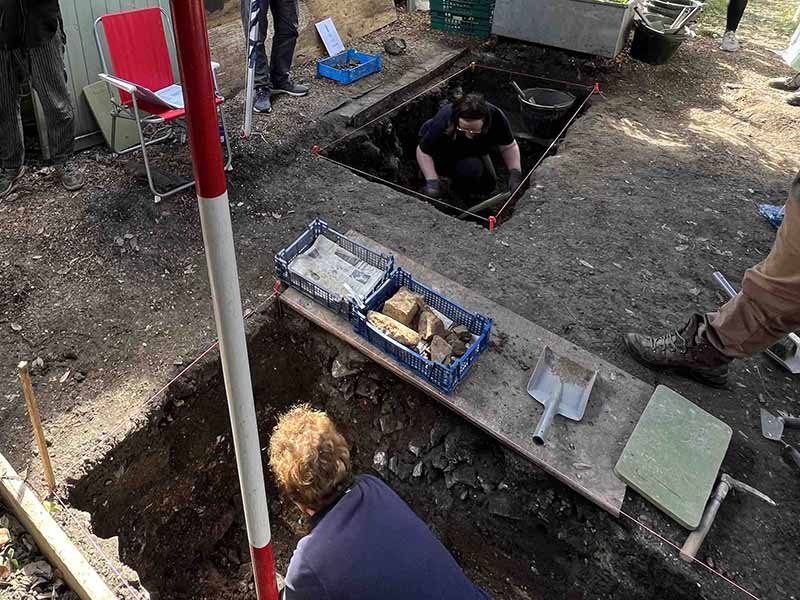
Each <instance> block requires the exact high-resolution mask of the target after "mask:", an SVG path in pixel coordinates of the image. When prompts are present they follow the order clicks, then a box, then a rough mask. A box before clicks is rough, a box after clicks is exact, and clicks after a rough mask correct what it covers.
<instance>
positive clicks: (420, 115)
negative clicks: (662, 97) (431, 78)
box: [322, 65, 590, 224]
mask: <svg viewBox="0 0 800 600" xmlns="http://www.w3.org/2000/svg"><path fill="white" fill-rule="evenodd" d="M512 81H514V82H516V83H517V84H518V85H519V86H520V87H521V88H523V89H527V88H533V87H547V88H551V89H556V90H559V91H565V92H569V93H570V94H572V95H573V96H574V97H575V102H574V103H573V105H572V107H571V108H570V109H569V110H568V111H567V112H565V113H564V114H563V115H562V116H561V117H560V118H558V119H556V120H554V121H550V122H546V123H543V124H542V126H541V128H540V129H537V130H534V129H533V127H529V126H527V125H526V123H525V118H524V116H523V114H522V113H521V108H520V102H519V100H518V97H517V93H516V92H515V91H514V89H513V87H512V83H511V82H512ZM473 92H477V93H480V94H482V95H483V96H484V97H485V98H486V99H487V100H488V101H489V102H491V103H492V104H494V105H495V106H497V107H498V108H500V109H501V110H502V111H503V112H504V113H505V114H506V116H507V117H508V119H509V122H510V124H511V129H512V131H513V133H514V137H515V138H516V140H517V143H518V144H519V147H520V154H521V158H522V172H523V175H528V174H530V173H531V172H532V171H533V169H534V167H535V166H536V165H537V163H538V161H539V160H540V159H541V158H543V157H544V156H545V155H546V154H547V153H550V154H554V153H555V152H556V150H557V147H558V144H559V143H560V142H561V141H562V140H563V137H564V136H559V135H558V134H559V133H560V132H561V129H562V127H566V126H568V125H569V124H571V122H572V120H573V119H574V118H577V116H578V115H579V111H580V110H581V109H582V108H583V107H584V106H585V105H584V101H585V100H586V99H587V97H588V96H589V94H590V90H589V89H588V88H586V87H584V86H579V85H572V84H569V83H563V82H558V81H553V80H547V79H541V78H538V77H535V76H532V75H522V74H519V73H512V72H510V71H506V70H500V69H495V68H490V67H485V66H480V65H475V66H473V67H468V68H466V69H464V70H461V71H459V72H457V74H455V75H454V76H450V77H448V78H445V80H444V81H443V82H442V83H441V84H439V85H436V86H434V87H432V88H431V89H429V90H428V91H427V92H425V93H423V94H421V95H419V96H418V97H416V98H414V99H413V100H411V101H410V102H407V103H406V104H401V105H400V106H397V107H390V106H387V107H385V115H384V116H383V117H381V118H379V119H377V120H374V122H370V123H369V124H367V125H365V126H363V127H362V128H360V129H357V130H356V131H354V132H352V134H350V135H348V136H347V137H345V138H343V139H341V140H339V141H336V142H334V143H332V144H331V145H329V146H327V147H326V148H325V149H324V150H323V152H322V155H323V156H325V157H326V158H329V159H332V160H334V161H336V162H338V163H340V164H342V165H344V166H347V167H349V168H351V169H353V170H354V171H355V172H356V173H357V174H359V175H361V176H362V177H365V178H367V179H370V180H373V181H377V182H379V183H382V184H384V185H388V186H390V187H392V188H394V189H397V190H399V191H402V192H403V193H407V194H413V195H417V194H416V193H418V192H420V191H421V189H422V187H423V185H424V183H425V182H424V178H423V177H422V174H421V172H420V170H419V167H418V165H417V161H416V149H417V146H418V145H419V132H420V128H421V127H422V125H423V124H424V123H425V122H426V121H427V120H428V119H430V118H431V117H433V116H434V115H435V114H436V113H437V111H438V110H439V109H440V108H441V107H442V106H443V105H445V104H447V103H449V102H453V101H454V100H455V99H457V98H458V97H460V96H462V95H464V94H468V93H473ZM554 140H555V144H554V145H552V148H551V144H552V143H553V142H554ZM490 158H491V159H492V164H493V165H494V168H495V171H496V174H497V185H496V187H495V190H494V192H493V194H498V193H501V192H505V191H506V190H507V182H508V169H507V168H506V166H505V164H504V162H503V159H502V157H501V156H500V153H499V151H497V150H495V151H493V152H492V153H491V155H490ZM529 185H530V181H529V182H528V183H527V184H526V186H525V188H524V189H522V190H520V191H519V193H517V194H515V195H514V197H513V198H511V200H510V202H509V204H508V205H507V206H506V210H503V218H508V217H510V216H511V213H512V212H513V208H514V206H515V204H516V203H517V202H518V201H519V200H520V199H521V198H522V197H524V192H525V189H527V187H529ZM491 195H492V194H488V195H483V196H481V197H473V198H470V199H466V198H459V197H453V196H449V195H445V196H444V197H443V198H441V201H440V202H432V203H433V205H434V206H435V207H436V208H437V209H439V210H441V211H442V212H444V213H445V214H448V215H451V216H454V217H458V216H462V217H463V218H467V219H471V220H476V221H479V222H483V223H484V224H486V223H488V221H487V219H488V217H490V216H496V215H497V214H498V212H499V211H500V210H501V209H502V208H503V206H504V203H500V204H498V205H496V206H493V207H489V208H486V209H482V210H478V211H477V213H476V215H473V216H470V215H467V216H464V215H463V211H464V210H466V209H468V208H470V207H472V206H475V205H476V204H477V203H478V202H479V201H480V200H484V199H486V198H488V197H489V196H491ZM417 197H422V196H417Z"/></svg>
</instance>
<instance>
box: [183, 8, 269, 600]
mask: <svg viewBox="0 0 800 600" xmlns="http://www.w3.org/2000/svg"><path fill="white" fill-rule="evenodd" d="M170 5H171V8H172V18H173V21H174V23H175V39H176V42H177V50H178V63H179V65H180V70H181V84H182V86H183V95H184V99H185V106H186V122H187V127H188V130H189V145H190V148H191V152H192V164H193V168H194V176H195V181H196V187H197V200H198V203H199V207H200V222H201V225H202V228H203V241H204V243H205V249H206V261H207V263H208V276H209V280H210V283H211V297H212V301H213V304H214V318H215V319H216V323H217V335H218V337H219V349H220V356H221V358H222V373H223V376H224V378H225V392H226V393H227V396H228V410H229V412H230V418H231V429H232V430H233V445H234V449H235V451H236V465H237V467H238V470H239V485H240V487H241V489H242V501H243V504H244V516H245V522H246V525H247V537H248V539H249V541H250V555H251V557H252V559H253V575H254V578H255V584H256V593H257V595H258V599H259V600H278V587H277V583H276V578H275V561H274V559H273V554H272V539H271V536H270V529H269V514H268V512H267V496H266V491H265V489H264V471H263V467H262V464H261V446H260V444H259V440H258V427H257V424H256V410H255V404H254V402H253V386H252V383H251V381H250V366H249V363H248V357H247V343H246V340H245V333H244V319H243V315H242V300H241V294H240V291H239V276H238V271H237V268H236V253H235V250H234V246H233V230H232V229H231V213H230V207H229V204H228V192H227V185H226V181H225V170H224V167H223V161H222V146H221V144H220V139H219V137H220V136H219V126H218V124H217V113H216V105H215V99H214V82H213V78H212V74H211V55H210V52H209V47H208V34H207V31H206V17H205V10H204V8H203V1H202V0H170Z"/></svg>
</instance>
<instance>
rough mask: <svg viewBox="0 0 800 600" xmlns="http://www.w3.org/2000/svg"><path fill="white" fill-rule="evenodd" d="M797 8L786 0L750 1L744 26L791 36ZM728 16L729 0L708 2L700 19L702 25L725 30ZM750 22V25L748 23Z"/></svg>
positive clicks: (743, 22) (743, 21) (710, 0)
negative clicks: (769, 0)
mask: <svg viewBox="0 0 800 600" xmlns="http://www.w3.org/2000/svg"><path fill="white" fill-rule="evenodd" d="M796 9H797V6H796V5H795V4H793V3H792V2H788V1H786V0H782V1H777V2H776V1H772V2H763V1H759V0H750V2H749V3H748V5H747V8H746V9H745V12H744V17H743V18H742V25H743V26H745V27H746V26H748V24H749V25H750V26H753V25H755V26H756V27H759V28H763V29H766V30H768V31H770V32H772V33H774V34H777V35H780V36H784V35H791V34H792V33H793V32H794V30H795V27H796V24H795V23H794V21H793V20H792V19H793V17H794V13H795V10H796ZM727 16H728V0H707V2H706V6H705V8H704V9H703V13H702V16H701V18H700V22H701V24H703V25H705V26H707V27H710V28H714V29H720V33H721V32H722V31H721V30H722V29H724V27H725V21H726V20H727ZM748 21H749V23H748Z"/></svg>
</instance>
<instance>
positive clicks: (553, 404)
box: [533, 394, 561, 446]
mask: <svg viewBox="0 0 800 600" xmlns="http://www.w3.org/2000/svg"><path fill="white" fill-rule="evenodd" d="M560 400H561V394H559V395H558V396H556V397H553V398H551V399H550V402H549V403H548V405H547V406H545V407H544V414H542V416H541V418H540V419H539V424H538V425H537V426H536V431H534V432H533V443H534V444H536V445H537V446H544V438H545V436H546V435H547V430H548V429H549V428H550V423H552V422H553V417H555V416H556V413H557V412H558V404H559V401H560Z"/></svg>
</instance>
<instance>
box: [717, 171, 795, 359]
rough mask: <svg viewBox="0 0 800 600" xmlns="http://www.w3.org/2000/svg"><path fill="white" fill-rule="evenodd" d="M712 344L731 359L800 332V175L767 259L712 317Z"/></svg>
mask: <svg viewBox="0 0 800 600" xmlns="http://www.w3.org/2000/svg"><path fill="white" fill-rule="evenodd" d="M706 323H708V327H707V329H706V331H705V332H704V333H705V335H706V338H707V339H708V341H709V342H710V343H711V345H713V346H714V347H715V348H716V349H717V350H719V351H720V352H722V354H724V355H726V356H728V357H730V358H744V357H746V356H750V355H752V354H755V353H756V352H760V351H761V350H765V349H766V348H768V347H770V346H771V345H772V344H774V343H775V342H777V341H778V340H779V339H781V338H782V337H783V336H785V335H786V334H787V333H789V332H790V331H797V330H798V329H800V173H798V174H797V176H795V179H794V181H793V182H792V188H791V192H790V194H789V199H788V201H787V202H786V210H785V215H784V217H783V224H782V225H781V227H780V229H778V234H777V236H776V238H775V243H774V244H773V246H772V250H771V251H770V253H769V256H767V258H766V259H765V260H764V261H763V262H761V263H759V264H757V265H756V266H754V267H752V268H750V269H748V270H747V271H746V272H745V274H744V279H743V280H742V291H741V293H739V294H737V295H736V297H735V298H734V299H733V300H731V301H729V302H728V303H727V304H725V305H724V306H722V307H721V308H720V309H719V310H718V311H717V312H713V313H708V314H707V315H706Z"/></svg>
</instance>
